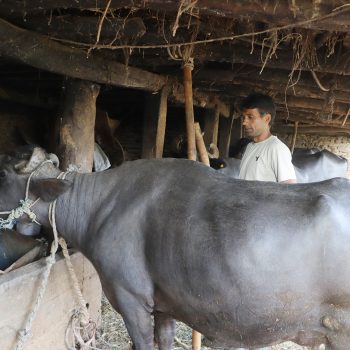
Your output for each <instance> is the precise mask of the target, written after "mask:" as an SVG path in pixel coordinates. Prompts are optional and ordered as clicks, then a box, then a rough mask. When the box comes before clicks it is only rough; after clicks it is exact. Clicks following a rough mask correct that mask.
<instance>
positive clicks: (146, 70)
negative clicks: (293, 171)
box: [0, 0, 350, 135]
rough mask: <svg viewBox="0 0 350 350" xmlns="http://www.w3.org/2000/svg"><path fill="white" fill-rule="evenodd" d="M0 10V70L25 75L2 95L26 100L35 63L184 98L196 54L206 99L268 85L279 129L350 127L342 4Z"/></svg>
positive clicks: (217, 1) (220, 101) (81, 4)
mask: <svg viewBox="0 0 350 350" xmlns="http://www.w3.org/2000/svg"><path fill="white" fill-rule="evenodd" d="M0 16H1V18H2V19H1V20H0V36H1V39H2V40H1V42H2V44H1V45H0V55H1V57H2V59H1V61H0V62H1V65H0V74H1V75H4V73H5V72H6V77H7V79H8V78H9V76H10V77H12V81H13V80H16V79H18V86H16V85H15V84H12V85H11V84H8V86H5V85H6V82H5V83H3V86H0V87H1V88H3V89H4V90H1V89H0V97H1V96H3V97H4V96H9V95H11V96H12V95H15V96H17V98H18V94H21V93H20V87H21V83H20V81H21V80H22V82H23V79H25V76H23V65H29V66H32V67H36V68H37V69H40V70H43V71H48V72H53V73H58V74H60V75H66V76H70V77H75V78H81V79H88V80H92V81H95V82H98V83H102V84H107V85H114V86H125V87H132V88H137V89H144V90H147V91H158V90H159V89H161V87H162V86H164V85H167V86H169V88H170V89H171V96H172V100H173V101H174V103H182V102H183V97H182V95H183V93H182V89H183V88H182V85H181V81H182V69H181V67H182V64H183V62H184V60H188V59H189V58H193V62H194V70H193V87H194V91H195V95H194V99H195V103H196V104H197V105H200V106H206V107H209V108H214V107H215V106H219V108H220V111H221V113H222V114H223V115H225V116H229V115H231V114H232V113H235V110H234V106H235V105H236V104H237V101H238V100H239V98H241V97H242V96H245V95H247V94H248V93H249V92H251V91H263V92H267V93H269V94H270V95H272V96H273V97H274V99H275V102H276V103H277V106H278V120H277V123H276V126H275V127H276V130H278V131H287V132H290V131H292V130H293V122H294V121H298V122H299V130H300V132H303V131H306V132H311V133H317V134H320V135H321V134H322V135H349V134H350V118H348V117H349V113H350V80H349V79H348V75H349V74H350V49H349V48H350V21H349V16H350V4H349V3H346V2H345V1H342V0H334V1H326V0H318V1H301V0H293V1H290V0H250V1H248V0H247V1H243V0H242V1H238V0H227V1H222V0H211V1H210V0H181V1H176V0H139V1H137V0H119V1H117V0H109V1H102V0H101V1H100V0H87V1H78V0H61V1H54V0H32V1H24V0H22V1H20V0H3V1H0ZM24 71H26V70H24ZM9 72H11V74H10V73H9ZM21 72H22V73H21ZM21 74H22V75H21ZM21 77H22V78H21ZM9 80H11V79H8V81H9ZM50 81H51V83H50ZM50 81H48V79H46V80H45V81H44V82H43V84H47V85H48V89H47V90H46V91H51V90H50V89H49V88H51V89H52V91H54V89H55V79H54V78H52V79H51V80H50ZM56 83H57V82H56ZM50 84H51V85H50ZM28 93H29V92H26V93H24V95H26V94H28ZM6 94H7V95H6ZM16 94H17V95H16ZM22 97H23V98H24V99H26V97H25V96H22ZM27 98H28V95H27ZM37 98H38V97H37ZM40 98H42V99H44V101H40ZM47 98H50V96H47ZM28 99H29V100H30V101H33V98H31V97H30V96H29V98H28ZM38 99H39V101H38V103H42V104H43V105H47V99H46V97H39V98H38ZM45 101H46V102H45Z"/></svg>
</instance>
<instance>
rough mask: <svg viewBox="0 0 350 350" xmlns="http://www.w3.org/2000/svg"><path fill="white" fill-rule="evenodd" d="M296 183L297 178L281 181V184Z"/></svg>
mask: <svg viewBox="0 0 350 350" xmlns="http://www.w3.org/2000/svg"><path fill="white" fill-rule="evenodd" d="M296 183H297V180H295V179H289V180H286V181H281V182H280V184H296Z"/></svg>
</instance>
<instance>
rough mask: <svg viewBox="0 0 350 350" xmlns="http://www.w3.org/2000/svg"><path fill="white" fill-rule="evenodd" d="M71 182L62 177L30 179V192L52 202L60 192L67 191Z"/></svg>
mask: <svg viewBox="0 0 350 350" xmlns="http://www.w3.org/2000/svg"><path fill="white" fill-rule="evenodd" d="M72 184H73V183H72V182H71V181H69V180H62V179H40V180H32V182H31V183H30V188H29V189H30V192H31V193H33V194H34V195H35V196H37V197H40V199H41V200H43V201H44V202H52V201H54V200H55V199H56V198H57V197H58V196H60V195H61V194H63V193H65V192H67V191H68V190H69V189H70V188H71V186H72Z"/></svg>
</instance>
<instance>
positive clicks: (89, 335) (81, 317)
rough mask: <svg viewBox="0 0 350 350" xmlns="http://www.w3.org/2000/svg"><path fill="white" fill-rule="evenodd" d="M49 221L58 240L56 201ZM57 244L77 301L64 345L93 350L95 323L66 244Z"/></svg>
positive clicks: (51, 209) (50, 207) (51, 208)
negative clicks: (70, 336)
mask: <svg viewBox="0 0 350 350" xmlns="http://www.w3.org/2000/svg"><path fill="white" fill-rule="evenodd" d="M68 173H69V172H65V173H61V174H59V175H58V177H57V178H58V179H65V177H66V175H67V174H68ZM49 220H50V224H51V226H52V229H53V232H54V237H55V240H57V239H58V231H57V227H56V201H54V202H53V203H51V204H50V206H49ZM58 243H59V245H60V246H61V248H62V253H63V256H64V257H65V261H66V266H67V269H68V272H69V275H70V278H71V281H72V284H73V288H74V291H75V295H76V298H77V301H78V304H79V305H78V307H77V308H76V309H75V310H74V311H73V315H72V316H71V318H70V321H69V324H68V326H67V329H66V338H65V343H66V346H67V348H68V349H70V350H75V349H76V345H78V348H79V349H82V350H88V349H91V348H93V349H95V345H96V344H95V343H96V341H95V333H96V323H95V322H94V321H93V320H91V319H90V315H89V312H88V310H87V307H86V301H85V299H84V297H83V294H82V292H81V290H80V287H79V281H78V278H77V275H76V273H75V271H74V267H73V264H72V261H71V259H70V256H69V252H68V247H67V243H66V241H65V240H64V238H63V237H60V238H59V239H58ZM70 328H71V330H72V332H71V335H72V338H71V340H69V335H70V334H69V333H70V332H69V331H70Z"/></svg>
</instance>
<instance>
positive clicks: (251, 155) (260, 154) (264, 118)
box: [239, 93, 296, 183]
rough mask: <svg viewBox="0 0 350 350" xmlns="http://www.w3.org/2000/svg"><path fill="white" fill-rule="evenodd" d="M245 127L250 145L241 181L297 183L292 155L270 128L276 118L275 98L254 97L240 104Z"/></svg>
mask: <svg viewBox="0 0 350 350" xmlns="http://www.w3.org/2000/svg"><path fill="white" fill-rule="evenodd" d="M240 107H241V111H242V114H243V126H244V130H245V134H246V136H247V137H249V138H251V139H252V140H253V142H251V143H250V144H248V146H247V148H246V150H245V152H244V155H243V158H242V161H241V166H240V173H239V178H240V179H244V180H258V181H273V182H280V183H296V176H295V171H294V167H293V164H292V155H291V153H290V151H289V149H288V147H287V146H286V145H285V144H284V143H283V142H282V141H280V140H279V139H278V138H277V136H273V135H271V132H270V127H271V125H272V122H273V120H274V118H275V115H276V108H275V105H274V103H273V101H272V98H271V97H270V96H268V95H263V94H257V93H255V94H251V95H249V96H248V97H246V98H245V99H243V101H242V103H241V106H240Z"/></svg>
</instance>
